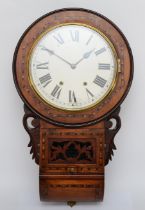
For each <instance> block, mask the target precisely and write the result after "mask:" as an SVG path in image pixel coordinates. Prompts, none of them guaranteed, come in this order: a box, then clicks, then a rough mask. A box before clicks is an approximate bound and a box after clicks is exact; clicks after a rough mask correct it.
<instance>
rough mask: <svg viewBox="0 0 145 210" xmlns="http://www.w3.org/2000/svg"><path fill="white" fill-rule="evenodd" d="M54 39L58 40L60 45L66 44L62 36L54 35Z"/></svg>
mask: <svg viewBox="0 0 145 210" xmlns="http://www.w3.org/2000/svg"><path fill="white" fill-rule="evenodd" d="M53 38H54V39H56V40H57V41H58V43H59V44H64V40H63V38H62V36H61V35H60V34H57V35H54V36H53Z"/></svg>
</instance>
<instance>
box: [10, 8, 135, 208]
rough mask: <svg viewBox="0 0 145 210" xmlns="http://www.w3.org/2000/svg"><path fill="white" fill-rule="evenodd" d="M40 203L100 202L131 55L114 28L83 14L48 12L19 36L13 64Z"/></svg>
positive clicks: (127, 83) (99, 17)
mask: <svg viewBox="0 0 145 210" xmlns="http://www.w3.org/2000/svg"><path fill="white" fill-rule="evenodd" d="M13 75H14V82H15V85H16V88H17V91H18V93H19V95H20V97H21V98H22V100H23V102H24V111H25V114H24V118H23V123H24V127H25V129H26V131H27V132H28V134H29V135H30V143H29V145H28V146H29V147H31V154H32V158H33V159H34V160H35V162H36V163H37V164H38V165H39V171H40V174H39V182H40V199H41V200H42V201H67V202H68V204H69V205H74V204H75V202H76V201H101V200H103V194H104V168H105V165H107V164H108V162H109V160H111V159H112V155H113V150H114V149H116V147H115V144H114V136H115V135H116V133H117V132H118V130H119V129H120V127H121V121H120V117H119V111H120V105H121V103H122V102H123V100H124V98H125V97H126V95H127V93H128V91H129V88H130V86H131V82H132V77H133V57H132V53H131V49H130V47H129V44H128V42H127V40H126V38H125V36H124V35H123V33H122V32H121V31H120V30H119V29H118V27H117V26H116V25H115V24H114V23H112V22H111V21H110V20H108V19H107V18H105V17H104V16H102V15H100V14H98V13H96V12H93V11H90V10H86V9H79V8H69V9H61V10H56V11H53V12H50V13H49V14H47V15H45V16H43V17H41V18H40V19H38V20H37V21H35V22H34V23H33V24H32V25H31V26H30V27H29V28H28V29H27V30H26V31H25V33H24V34H23V36H22V37H21V39H20V41H19V43H18V45H17V48H16V51H15V54H14V60H13Z"/></svg>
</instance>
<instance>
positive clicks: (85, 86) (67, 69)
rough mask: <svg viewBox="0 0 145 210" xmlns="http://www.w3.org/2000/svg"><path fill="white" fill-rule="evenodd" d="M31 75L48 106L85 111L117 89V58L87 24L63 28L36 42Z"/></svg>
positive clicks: (104, 40)
mask: <svg viewBox="0 0 145 210" xmlns="http://www.w3.org/2000/svg"><path fill="white" fill-rule="evenodd" d="M29 76H30V81H31V84H32V86H33V88H34V89H35V91H36V92H37V94H38V95H39V96H40V97H41V98H42V99H43V100H45V102H46V103H48V104H50V105H52V106H54V107H57V108H59V109H64V110H70V111H76V110H83V109H87V108H89V107H92V106H94V105H96V104H97V103H99V102H100V101H102V100H103V99H104V98H105V97H106V96H107V95H108V94H109V93H110V92H111V90H112V89H113V87H114V85H115V81H116V76H117V56H116V53H115V50H114V47H113V45H112V44H111V42H110V41H109V40H108V39H107V38H106V37H105V36H104V35H103V34H102V33H101V32H99V31H98V30H96V29H94V28H91V27H90V26H87V25H79V24H66V25H60V26H58V27H55V28H53V29H51V30H49V31H47V32H45V33H44V34H43V35H42V36H40V38H39V39H38V40H37V41H36V42H35V45H34V47H33V49H32V50H31V53H30V57H29Z"/></svg>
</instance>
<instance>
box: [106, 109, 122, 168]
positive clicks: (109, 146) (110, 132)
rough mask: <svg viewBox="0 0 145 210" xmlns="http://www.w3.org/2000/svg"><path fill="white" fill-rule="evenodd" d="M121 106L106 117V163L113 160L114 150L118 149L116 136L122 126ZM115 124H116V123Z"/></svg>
mask: <svg viewBox="0 0 145 210" xmlns="http://www.w3.org/2000/svg"><path fill="white" fill-rule="evenodd" d="M119 112H120V107H118V108H117V109H116V110H115V112H113V113H112V114H111V115H109V117H107V118H106V119H105V165H107V164H108V162H109V160H112V156H113V155H114V152H113V150H116V146H115V144H114V137H115V135H116V134H117V132H118V131H119V129H120V128H121V119H120V117H119ZM114 124H115V125H114Z"/></svg>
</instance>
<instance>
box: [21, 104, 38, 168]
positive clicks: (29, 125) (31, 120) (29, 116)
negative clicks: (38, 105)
mask: <svg viewBox="0 0 145 210" xmlns="http://www.w3.org/2000/svg"><path fill="white" fill-rule="evenodd" d="M24 112H25V114H24V117H23V125H24V128H25V130H26V131H27V132H28V134H29V136H30V142H29V144H28V147H31V150H30V154H32V159H35V162H36V163H37V164H39V154H40V152H39V147H40V119H39V117H38V116H37V115H35V114H34V113H33V112H31V111H30V109H29V108H28V107H27V106H26V105H25V104H24Z"/></svg>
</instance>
